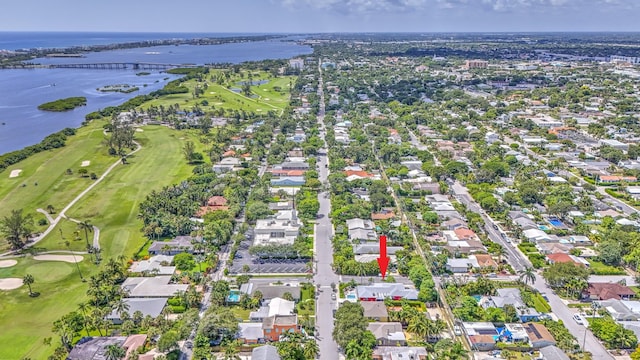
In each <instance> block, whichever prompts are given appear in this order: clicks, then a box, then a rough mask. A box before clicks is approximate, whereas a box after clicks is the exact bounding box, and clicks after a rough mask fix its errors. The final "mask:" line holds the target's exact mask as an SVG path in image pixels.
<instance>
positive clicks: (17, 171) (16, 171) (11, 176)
mask: <svg viewBox="0 0 640 360" xmlns="http://www.w3.org/2000/svg"><path fill="white" fill-rule="evenodd" d="M21 172H22V170H20V169H16V170H11V174H9V178H15V177H18V176H20V173H21Z"/></svg>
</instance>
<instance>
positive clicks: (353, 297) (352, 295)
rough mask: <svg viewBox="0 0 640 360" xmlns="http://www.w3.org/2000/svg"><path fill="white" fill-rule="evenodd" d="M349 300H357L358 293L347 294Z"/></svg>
mask: <svg viewBox="0 0 640 360" xmlns="http://www.w3.org/2000/svg"><path fill="white" fill-rule="evenodd" d="M346 298H347V300H356V299H357V298H356V294H347V296H346Z"/></svg>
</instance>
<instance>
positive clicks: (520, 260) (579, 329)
mask: <svg viewBox="0 0 640 360" xmlns="http://www.w3.org/2000/svg"><path fill="white" fill-rule="evenodd" d="M451 190H452V191H453V192H454V194H455V196H456V198H457V199H458V200H459V201H460V202H461V203H463V204H464V205H465V206H466V207H467V209H469V210H471V211H473V212H475V213H478V214H480V215H481V216H482V218H483V219H484V222H485V227H484V229H485V231H486V233H487V235H488V236H489V239H491V241H493V242H495V243H498V244H500V245H502V246H503V247H504V248H505V250H506V251H507V257H506V260H507V261H508V262H509V264H511V266H512V267H513V268H514V270H516V271H520V270H523V269H524V268H526V267H530V266H531V263H530V262H529V259H527V258H526V257H525V256H524V255H523V254H522V253H521V252H520V251H519V250H518V249H517V248H516V247H515V246H513V244H511V243H507V242H506V241H505V239H504V238H502V236H501V234H500V231H499V230H496V229H495V228H494V225H496V226H498V225H497V224H495V223H494V222H493V220H492V219H491V218H490V217H489V216H487V214H486V213H485V212H484V210H482V209H481V208H480V205H478V204H477V203H476V202H475V201H473V199H472V198H471V195H469V193H468V192H467V188H466V187H465V186H463V185H462V184H460V183H459V182H457V181H456V182H455V183H454V184H453V185H452V186H451ZM498 228H499V227H498ZM533 287H534V288H535V289H538V290H539V291H540V292H544V293H546V295H547V298H548V299H549V305H551V311H552V312H553V313H554V314H555V315H556V316H557V317H558V318H559V319H560V320H562V322H563V323H564V325H565V327H566V328H567V329H568V330H569V332H570V333H571V334H572V335H573V336H575V338H576V339H577V340H578V342H579V344H580V347H581V348H582V347H583V343H584V349H586V351H589V352H590V353H591V354H592V356H593V359H613V356H611V355H610V354H609V352H608V351H607V350H606V349H605V348H604V346H602V344H601V343H600V342H599V341H598V340H597V339H596V337H595V336H593V333H591V331H588V330H587V328H586V327H584V326H582V325H578V323H576V321H575V320H573V314H574V313H575V312H574V311H573V310H571V309H569V307H568V306H567V305H566V304H565V303H564V302H563V301H562V299H561V298H560V297H559V296H557V295H555V294H554V293H552V292H551V289H550V288H549V287H547V284H546V282H545V281H544V278H543V277H542V276H541V275H540V274H536V281H535V283H534V284H533Z"/></svg>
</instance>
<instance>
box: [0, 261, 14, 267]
mask: <svg viewBox="0 0 640 360" xmlns="http://www.w3.org/2000/svg"><path fill="white" fill-rule="evenodd" d="M17 263H18V262H17V261H15V260H2V261H0V268H8V267H12V266H15V265H16V264H17Z"/></svg>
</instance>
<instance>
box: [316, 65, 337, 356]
mask: <svg viewBox="0 0 640 360" xmlns="http://www.w3.org/2000/svg"><path fill="white" fill-rule="evenodd" d="M318 69H319V70H318V71H319V72H320V79H319V85H318V94H319V95H320V109H319V111H318V123H319V124H320V136H321V137H322V139H323V141H324V136H325V127H324V111H325V108H324V92H323V90H322V88H323V83H322V70H321V69H320V68H318ZM324 148H325V149H326V148H327V143H326V141H325V143H324ZM325 154H326V152H325ZM317 164H318V168H319V171H318V175H319V177H318V178H319V180H320V182H321V183H322V184H323V185H328V180H327V176H328V175H329V170H328V165H329V159H328V157H327V156H326V155H320V154H319V155H318V157H317ZM328 195H329V194H328V193H327V192H324V191H323V192H320V193H318V201H319V202H320V210H319V211H318V215H319V216H318V221H317V223H316V226H315V243H314V248H315V256H316V258H315V261H316V264H315V266H316V268H315V276H314V283H315V285H316V289H317V290H318V297H317V302H316V334H317V338H318V347H319V348H320V355H319V359H320V360H336V359H338V358H339V351H338V344H336V342H335V341H333V337H332V335H331V334H332V332H333V315H332V314H333V310H334V309H336V307H337V304H336V301H335V300H332V299H331V294H333V289H332V288H331V285H332V284H335V286H336V287H337V286H338V283H339V277H338V275H336V274H335V272H334V271H333V268H332V267H331V264H332V263H333V245H332V244H331V238H332V237H333V225H332V224H331V219H329V212H330V211H331V200H330V198H329V196H328Z"/></svg>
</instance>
